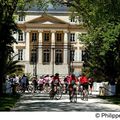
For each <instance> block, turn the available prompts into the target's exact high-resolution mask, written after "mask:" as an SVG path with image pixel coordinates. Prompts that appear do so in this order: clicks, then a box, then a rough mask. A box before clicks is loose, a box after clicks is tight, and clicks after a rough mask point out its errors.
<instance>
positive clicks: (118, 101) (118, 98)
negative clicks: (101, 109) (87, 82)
mask: <svg viewBox="0 0 120 120" xmlns="http://www.w3.org/2000/svg"><path fill="white" fill-rule="evenodd" d="M99 98H101V99H105V100H107V101H109V102H111V103H113V104H117V105H120V96H99Z"/></svg>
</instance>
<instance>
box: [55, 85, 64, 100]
mask: <svg viewBox="0 0 120 120" xmlns="http://www.w3.org/2000/svg"><path fill="white" fill-rule="evenodd" d="M62 93H63V92H62V89H61V87H58V88H57V91H56V93H55V99H56V100H59V99H61V97H62Z"/></svg>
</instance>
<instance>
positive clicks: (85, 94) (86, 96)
mask: <svg viewBox="0 0 120 120" xmlns="http://www.w3.org/2000/svg"><path fill="white" fill-rule="evenodd" d="M88 94H89V93H88V89H86V88H84V89H83V90H82V94H81V95H82V96H81V100H86V101H88Z"/></svg>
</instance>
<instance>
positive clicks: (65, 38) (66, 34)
mask: <svg viewBox="0 0 120 120" xmlns="http://www.w3.org/2000/svg"><path fill="white" fill-rule="evenodd" d="M64 44H65V45H67V44H68V31H64Z"/></svg>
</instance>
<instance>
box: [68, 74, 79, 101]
mask: <svg viewBox="0 0 120 120" xmlns="http://www.w3.org/2000/svg"><path fill="white" fill-rule="evenodd" d="M77 81H78V80H77V78H76V77H75V75H74V74H72V75H71V76H70V78H69V100H70V102H72V92H73V90H74V92H76V90H77V89H76V87H74V86H75V85H76V84H77Z"/></svg>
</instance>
